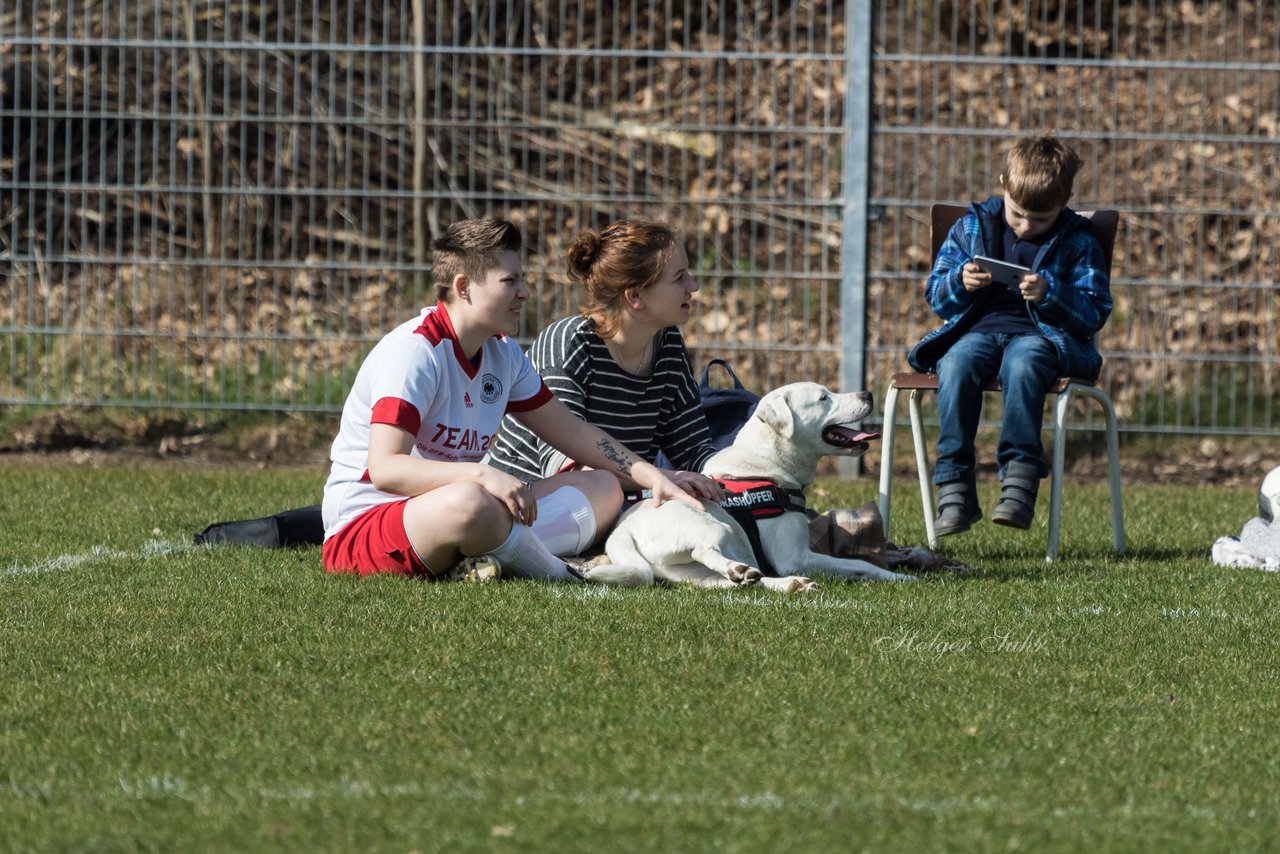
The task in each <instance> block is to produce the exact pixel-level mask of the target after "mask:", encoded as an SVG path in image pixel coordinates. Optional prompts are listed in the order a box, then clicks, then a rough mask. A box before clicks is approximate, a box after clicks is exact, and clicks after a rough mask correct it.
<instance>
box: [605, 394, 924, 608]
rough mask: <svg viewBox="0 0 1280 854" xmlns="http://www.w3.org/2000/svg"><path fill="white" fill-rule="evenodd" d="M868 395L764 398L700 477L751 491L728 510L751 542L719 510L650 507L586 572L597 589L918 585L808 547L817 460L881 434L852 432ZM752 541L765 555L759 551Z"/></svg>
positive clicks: (627, 522) (630, 519)
mask: <svg viewBox="0 0 1280 854" xmlns="http://www.w3.org/2000/svg"><path fill="white" fill-rule="evenodd" d="M871 408H872V400H871V395H870V394H869V393H867V392H865V391H860V392H853V393H850V394H836V393H835V392H832V391H830V390H829V389H827V388H826V387H824V386H821V385H818V384H817V383H792V384H791V385H786V386H783V387H781V388H778V389H775V390H773V391H771V392H769V393H768V394H766V395H765V396H764V397H763V398H762V399H761V400H760V405H759V406H758V407H757V409H756V413H755V415H753V416H752V417H751V419H750V420H748V421H747V423H746V424H744V425H743V427H742V429H741V431H739V433H738V435H737V438H735V439H734V441H733V444H732V445H730V446H729V447H727V448H725V449H724V450H722V451H720V452H718V453H717V454H715V455H714V456H712V457H711V458H710V459H709V460H708V461H707V463H706V464H705V465H704V466H703V469H702V471H703V473H704V474H706V475H708V476H710V477H713V478H716V479H719V480H723V481H725V482H726V485H727V486H729V487H730V488H731V487H732V482H733V481H735V480H739V481H741V480H746V481H748V482H750V487H749V488H748V489H747V490H746V491H745V492H741V493H739V494H735V495H734V496H733V498H732V499H731V500H730V501H728V502H726V503H727V504H729V505H731V507H732V509H735V510H741V511H742V514H743V516H745V517H749V518H748V519H747V522H746V524H747V526H748V527H750V522H751V520H754V522H755V524H756V525H758V536H755V537H752V536H751V535H750V534H749V533H748V531H747V530H745V529H744V525H743V524H741V523H739V521H737V519H735V517H734V516H731V515H730V512H729V511H727V510H726V509H725V508H724V507H722V506H721V505H718V504H716V503H714V502H711V501H705V500H704V501H703V505H704V506H705V507H706V511H707V512H705V513H702V512H699V511H698V510H697V508H695V507H692V506H690V505H689V504H686V503H684V502H681V501H668V502H666V503H665V504H663V505H662V506H661V507H654V506H653V505H652V503H650V502H648V501H642V502H640V503H638V504H636V505H635V506H633V507H631V508H630V509H628V510H627V511H626V512H625V513H623V514H622V517H621V518H620V519H619V521H618V524H617V526H616V527H615V528H614V530H613V532H612V533H611V534H610V535H609V538H608V540H607V541H606V543H605V554H606V555H607V558H608V562H607V563H596V564H595V565H594V566H592V567H590V568H588V569H587V570H586V577H587V578H588V579H589V580H591V581H596V582H601V583H605V584H618V585H627V586H647V585H650V584H653V583H655V582H659V581H661V582H668V583H687V584H697V585H701V586H707V587H733V586H737V585H743V584H755V583H759V584H762V585H764V586H765V587H768V588H770V589H774V590H783V591H798V590H810V589H814V587H815V586H816V585H815V584H814V583H813V581H812V580H811V579H810V577H809V576H827V577H835V578H839V579H843V580H846V581H855V580H871V581H912V580H914V577H913V576H910V575H901V574H899V573H896V572H891V571H889V570H887V569H881V568H880V567H878V566H876V565H875V564H872V563H868V562H867V561H864V560H855V559H849V558H838V557H832V556H830V555H825V554H821V553H818V552H814V551H813V550H811V549H810V547H809V520H808V518H807V517H806V516H805V513H804V489H805V487H807V486H809V485H810V484H811V483H813V480H814V477H815V476H816V473H817V466H818V460H819V459H821V458H822V457H824V456H828V455H842V456H861V455H862V454H863V453H865V452H866V450H867V442H868V441H869V440H871V439H874V438H876V437H877V436H878V435H879V434H869V433H862V432H860V431H859V430H858V429H857V427H856V426H855V425H856V424H857V423H858V422H860V421H862V420H863V419H864V418H866V417H867V416H868V415H869V414H871ZM753 539H754V540H755V541H756V544H757V545H758V546H759V550H758V551H756V550H753V548H752V545H753V542H752V541H753Z"/></svg>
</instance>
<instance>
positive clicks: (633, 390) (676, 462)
mask: <svg viewBox="0 0 1280 854" xmlns="http://www.w3.org/2000/svg"><path fill="white" fill-rule="evenodd" d="M568 260H569V274H570V276H572V277H573V279H574V280H575V281H576V282H578V283H579V284H580V285H581V286H582V288H583V290H584V292H585V300H584V303H583V306H582V312H581V315H580V316H577V317H566V318H564V319H562V320H558V321H556V322H555V323H552V324H551V325H550V326H548V327H547V328H546V329H544V330H543V331H542V332H540V333H539V334H538V336H537V337H536V338H535V339H534V341H533V344H532V345H531V346H530V348H529V358H530V360H531V361H532V362H533V365H534V367H535V368H536V369H537V370H538V373H540V374H541V375H542V378H543V380H544V381H545V382H546V384H547V386H548V387H549V388H550V389H551V391H552V392H554V393H555V395H556V397H558V398H559V399H560V400H562V401H564V403H565V404H566V405H567V406H568V407H569V409H570V410H571V411H572V412H574V414H576V415H577V416H578V417H580V418H582V419H584V420H586V421H588V422H589V423H591V424H595V425H596V426H597V427H600V428H601V429H603V430H605V431H606V432H607V433H609V434H610V435H612V436H613V437H615V438H616V439H618V440H619V441H621V442H622V443H623V444H625V445H626V446H627V447H628V448H629V449H630V450H631V451H632V452H633V453H635V454H637V455H639V456H641V457H643V458H644V459H646V460H648V461H650V462H652V461H654V460H655V459H657V456H658V453H659V451H661V452H663V453H664V454H665V455H666V457H667V458H668V459H669V460H671V462H672V465H673V466H674V467H675V468H676V469H677V471H676V472H675V473H674V477H673V479H674V480H676V482H677V483H678V484H680V485H681V486H682V487H685V488H686V489H688V488H689V487H691V486H692V487H694V489H695V491H696V492H699V493H702V494H706V493H707V492H713V493H715V494H717V495H718V494H719V489H718V488H717V487H715V486H714V484H712V483H711V481H710V480H709V479H708V478H706V477H704V476H703V475H701V474H698V473H697V472H698V471H699V470H700V469H701V467H702V464H703V463H704V462H705V461H706V459H707V458H708V457H710V456H711V455H712V454H713V453H715V448H714V447H712V445H711V432H710V430H709V429H708V428H707V420H706V416H705V415H704V414H703V411H702V405H701V399H700V397H699V394H698V384H697V382H696V381H695V380H694V378H693V371H692V368H691V367H690V365H689V353H688V351H687V350H686V349H685V345H684V338H683V337H682V336H681V334H680V329H679V327H680V326H681V325H682V324H684V323H685V322H687V321H688V319H689V312H690V302H691V301H692V298H693V294H694V293H695V292H697V290H698V283H697V282H696V281H695V280H694V278H693V277H692V276H691V275H690V274H689V260H688V256H687V255H686V253H685V249H684V244H683V242H682V241H681V240H680V238H679V236H678V235H677V234H676V233H675V232H674V231H673V230H672V229H671V228H669V227H667V226H665V225H661V224H658V223H650V222H633V221H623V222H618V223H614V224H613V225H611V226H609V227H608V228H606V229H604V230H603V231H600V232H594V231H586V232H583V233H582V234H579V235H578V236H577V238H576V239H575V240H574V242H573V246H572V247H571V248H570V249H569V259H568ZM488 461H489V464H490V465H493V466H495V467H496V468H499V469H501V470H503V471H505V472H507V473H509V474H512V475H515V476H516V477H520V478H523V479H525V480H529V481H532V480H538V479H541V478H544V477H547V476H548V475H550V474H554V473H555V472H558V471H562V470H564V469H566V468H571V467H573V466H575V465H576V463H575V462H574V461H572V460H568V459H566V458H565V456H564V455H563V454H561V453H560V452H558V451H556V450H555V449H554V448H552V447H551V446H550V445H548V444H547V443H545V442H543V441H542V440H541V439H539V438H538V437H537V436H535V435H534V434H533V433H532V432H530V431H529V430H528V429H527V428H525V427H524V426H523V425H522V424H520V423H519V422H517V421H515V420H514V419H512V418H507V419H505V420H504V422H503V425H502V430H501V431H500V433H499V436H498V438H497V440H496V441H495V443H494V446H493V448H492V450H491V453H490V455H489V460H488ZM623 488H624V489H634V488H636V485H635V484H631V483H625V482H624V483H623Z"/></svg>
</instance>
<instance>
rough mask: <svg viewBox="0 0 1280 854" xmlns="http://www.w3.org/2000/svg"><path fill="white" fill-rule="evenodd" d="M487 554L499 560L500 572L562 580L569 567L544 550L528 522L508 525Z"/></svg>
mask: <svg viewBox="0 0 1280 854" xmlns="http://www.w3.org/2000/svg"><path fill="white" fill-rule="evenodd" d="M489 554H490V555H491V556H492V557H494V558H495V559H496V560H497V561H498V563H500V564H502V574H503V575H504V576H508V577H511V576H515V577H519V578H539V579H542V580H544V581H565V580H567V579H568V578H569V569H568V567H566V566H565V563H564V561H562V560H560V558H558V557H556V556H555V555H553V554H552V553H551V552H549V551H547V547H546V546H544V545H543V544H542V540H540V539H538V535H537V534H535V533H534V532H533V529H531V528H530V527H529V526H528V525H519V524H516V525H512V526H511V533H510V534H508V535H507V538H506V539H505V540H503V542H502V545H500V546H498V547H497V548H496V549H494V550H493V551H491V552H489Z"/></svg>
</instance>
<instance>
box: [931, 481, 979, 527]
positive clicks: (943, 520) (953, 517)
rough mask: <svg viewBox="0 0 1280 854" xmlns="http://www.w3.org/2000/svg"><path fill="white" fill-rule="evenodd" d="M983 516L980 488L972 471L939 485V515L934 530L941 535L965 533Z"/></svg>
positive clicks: (934, 523) (935, 520)
mask: <svg viewBox="0 0 1280 854" xmlns="http://www.w3.org/2000/svg"><path fill="white" fill-rule="evenodd" d="M981 518H982V508H981V507H979V506H978V488H977V485H976V484H975V482H974V475H973V473H972V472H971V473H969V474H967V475H965V476H964V477H962V478H960V479H959V480H951V481H947V482H946V483H944V484H942V485H940V486H939V487H938V516H937V518H935V519H934V520H933V531H934V533H935V534H937V535H938V536H939V537H946V536H950V535H951V534H963V533H964V532H965V531H967V530H969V529H970V528H972V527H973V523H974V522H977V521H978V520H979V519H981Z"/></svg>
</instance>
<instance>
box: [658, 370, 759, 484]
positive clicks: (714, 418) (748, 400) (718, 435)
mask: <svg viewBox="0 0 1280 854" xmlns="http://www.w3.org/2000/svg"><path fill="white" fill-rule="evenodd" d="M717 365H718V366H719V367H721V368H722V369H724V372H725V373H726V374H728V375H729V379H730V380H731V381H732V383H733V385H731V386H729V387H728V388H718V387H716V386H712V385H711V369H712V367H714V366H717ZM698 394H699V396H700V397H701V398H702V411H703V412H704V413H706V416H707V427H708V428H709V429H710V430H711V444H712V445H714V446H715V448H716V449H717V450H719V449H720V448H726V447H728V446H729V444H730V443H732V442H733V438H734V437H735V436H737V435H738V431H739V430H741V429H742V425H743V424H746V423H747V421H748V420H749V419H750V418H751V416H752V415H754V414H755V411H756V404H758V403H759V402H760V395H758V394H756V393H755V392H753V391H750V390H748V389H747V387H746V386H744V385H743V384H742V380H740V379H738V375H737V374H736V373H734V371H733V368H732V367H730V365H729V363H728V362H726V361H725V360H724V359H712V360H711V361H710V362H707V365H706V367H705V368H703V369H702V379H700V380H699V381H698ZM654 464H655V465H657V466H658V468H665V469H670V468H675V466H674V465H673V464H672V462H671V460H669V459H667V455H666V454H658V459H657V460H655V461H654Z"/></svg>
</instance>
